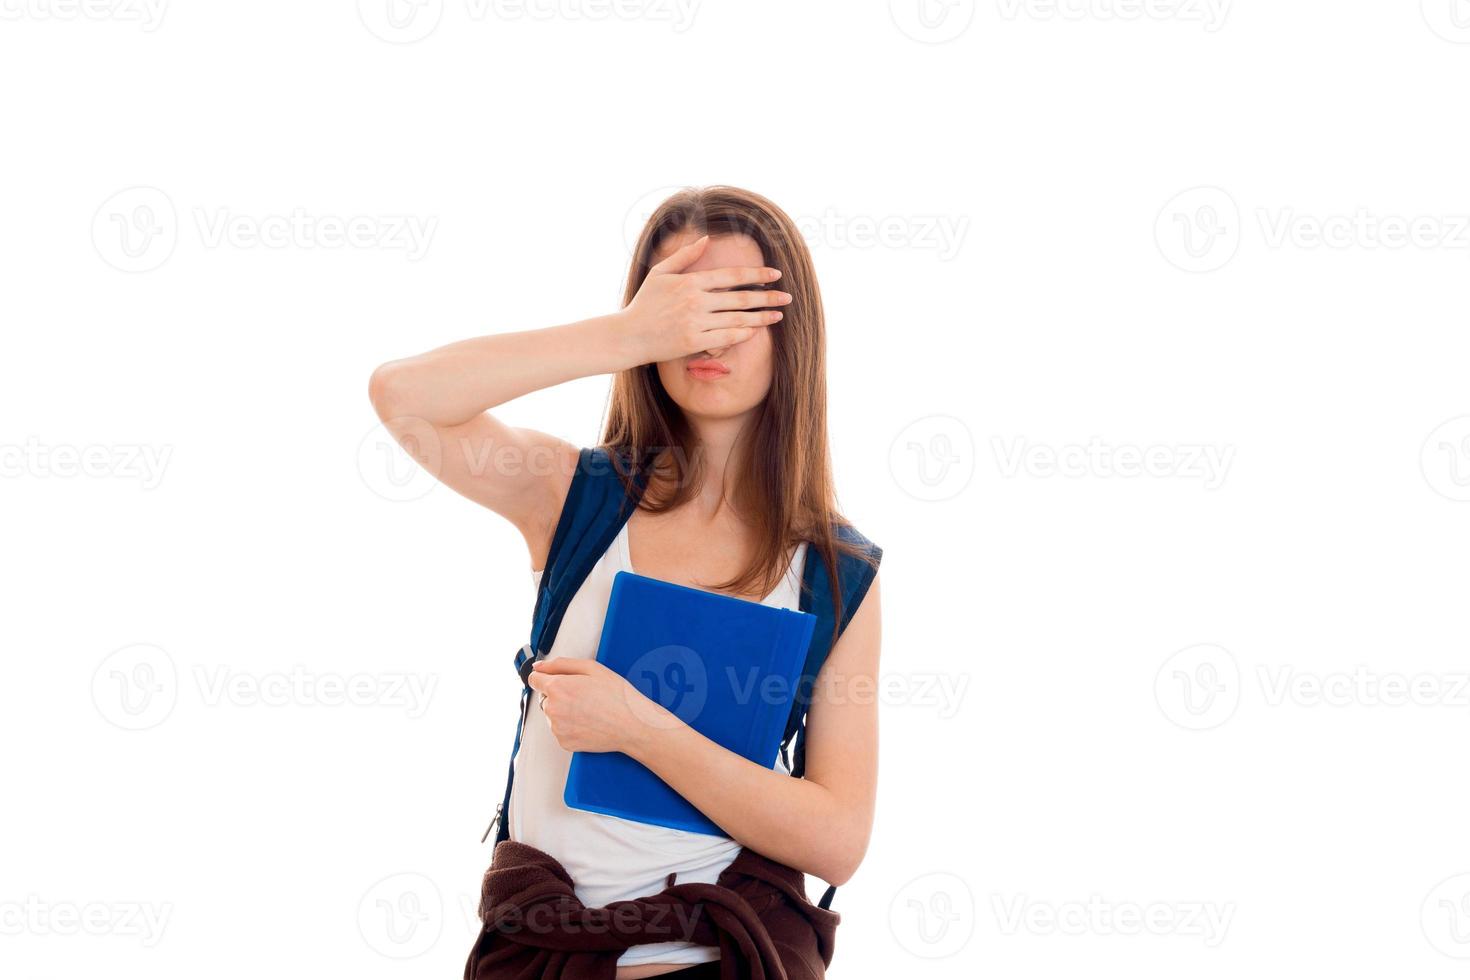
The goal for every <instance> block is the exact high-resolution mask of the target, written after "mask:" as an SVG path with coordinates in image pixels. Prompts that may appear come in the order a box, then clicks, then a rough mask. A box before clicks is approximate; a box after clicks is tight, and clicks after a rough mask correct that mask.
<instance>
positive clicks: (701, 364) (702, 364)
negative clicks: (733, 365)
mask: <svg viewBox="0 0 1470 980" xmlns="http://www.w3.org/2000/svg"><path fill="white" fill-rule="evenodd" d="M689 373H690V374H691V375H693V376H694V377H695V378H697V379H698V380H700V381H714V380H716V379H718V378H723V377H724V376H725V375H727V374H729V373H730V369H729V368H728V367H726V366H725V365H723V364H721V363H720V362H719V361H715V360H709V359H706V360H703V361H691V362H690V364H689Z"/></svg>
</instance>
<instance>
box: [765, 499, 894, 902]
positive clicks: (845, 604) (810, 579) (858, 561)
mask: <svg viewBox="0 0 1470 980" xmlns="http://www.w3.org/2000/svg"><path fill="white" fill-rule="evenodd" d="M832 530H833V533H834V534H835V535H836V536H837V538H838V540H840V541H846V542H849V543H850V544H852V545H855V546H856V547H857V550H858V552H859V553H858V554H850V553H848V552H846V551H839V552H838V553H837V579H838V581H837V583H836V584H835V585H834V583H833V582H832V577H831V576H830V575H828V574H827V565H826V563H825V562H824V561H822V556H821V555H819V554H814V553H813V549H812V548H811V546H810V545H808V546H807V550H806V561H805V567H804V568H803V569H802V575H801V611H802V612H807V613H811V614H812V615H814V616H816V617H817V624H816V626H815V627H814V628H813V629H812V642H811V646H809V647H808V648H807V654H806V663H805V664H804V665H803V666H802V669H801V680H800V681H799V682H798V684H797V688H796V699H795V701H794V702H793V703H792V705H791V716H790V717H789V718H788V719H787V720H786V732H785V734H784V735H783V736H782V738H781V760H782V761H783V762H786V768H787V769H788V770H789V771H790V772H791V775H793V776H796V777H801V776H803V775H804V774H805V773H806V712H807V708H808V707H809V706H810V705H811V700H812V692H813V690H814V689H815V688H816V685H817V676H818V675H819V674H821V672H822V665H823V664H825V663H826V662H827V655H828V654H830V653H831V652H832V647H833V645H834V644H835V642H836V640H835V639H834V636H833V634H834V632H835V634H836V636H837V638H841V635H842V633H843V632H844V631H845V630H846V629H847V624H848V623H850V622H852V617H853V614H854V613H856V612H857V610H858V607H859V606H860V605H862V603H863V597H864V596H865V595H867V594H868V587H869V586H871V585H872V584H873V579H874V578H875V577H877V575H878V563H879V562H880V561H882V560H883V549H882V548H880V547H878V546H877V545H876V544H874V543H873V542H871V541H869V540H868V539H867V538H865V537H863V536H862V535H861V534H859V533H858V530H857V528H855V527H853V526H852V525H851V524H838V525H834V526H833V529H832ZM834 592H835V593H837V594H839V595H841V597H842V621H841V623H840V624H838V626H837V629H836V630H835V631H834V630H833V628H832V627H833V623H834V622H836V612H835V610H834V609H833V603H832V596H833V594H834ZM793 742H795V751H794V752H793V753H792V755H791V757H790V761H788V757H787V747H788V746H789V745H791V744H792V743H793ZM836 896H837V886H836V885H828V886H827V890H826V891H824V892H823V893H822V897H821V899H820V900H819V901H818V902H817V907H818V908H822V909H830V908H831V907H832V900H833V899H834V898H835V897H836Z"/></svg>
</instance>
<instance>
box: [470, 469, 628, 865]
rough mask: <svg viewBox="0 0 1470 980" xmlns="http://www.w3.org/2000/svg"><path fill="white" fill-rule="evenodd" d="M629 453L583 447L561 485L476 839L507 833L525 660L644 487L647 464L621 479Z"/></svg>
mask: <svg viewBox="0 0 1470 980" xmlns="http://www.w3.org/2000/svg"><path fill="white" fill-rule="evenodd" d="M628 463H629V457H628V456H627V454H625V453H615V452H611V451H609V450H607V449H605V448H602V447H600V446H599V447H594V448H591V449H583V450H582V452H581V454H580V455H579V456H578V457H577V470H576V472H575V473H573V474H572V484H571V486H570V487H569V488H568V489H567V499H566V501H565V502H564V503H563V504H562V508H561V515H560V516H559V517H558V518H557V521H556V531H555V532H554V533H553V534H552V536H551V548H550V549H549V550H548V551H547V554H546V567H545V569H544V570H543V571H542V572H541V583H540V586H539V587H538V588H537V589H536V609H535V612H534V613H533V614H532V616H531V642H530V643H528V644H526V645H525V646H523V647H521V648H520V649H519V650H518V651H516V656H515V667H516V673H517V674H519V675H520V678H521V712H520V719H519V721H518V722H517V724H516V737H515V742H514V743H513V744H512V745H511V750H510V758H511V762H510V765H509V767H508V771H507V773H506V777H505V795H504V796H503V797H501V801H500V805H499V806H498V807H496V808H495V816H494V817H493V818H492V819H491V821H490V826H489V827H488V828H487V829H486V831H485V837H484V838H482V841H483V840H485V839H488V838H489V837H490V835H491V834H492V833H494V834H495V842H496V843H497V844H498V843H500V842H501V841H503V840H505V839H506V837H507V836H509V833H510V821H509V820H508V819H506V811H507V810H509V809H510V791H511V786H512V784H513V783H514V782H515V757H516V753H517V752H518V751H519V750H520V747H521V734H522V732H524V730H525V725H526V713H527V711H528V710H529V708H530V705H531V697H530V695H531V688H530V675H531V665H532V664H534V663H535V662H536V661H537V660H540V659H542V658H543V657H545V656H546V655H547V654H549V653H550V652H551V647H552V644H554V643H555V642H556V634H557V631H558V630H560V629H561V621H562V617H563V616H565V615H566V611H567V607H568V606H570V605H571V604H572V599H573V598H574V597H575V596H576V594H577V590H578V589H580V588H581V587H582V583H583V582H585V581H586V580H587V576H588V575H590V574H591V573H592V568H593V566H595V565H596V564H597V562H598V560H599V559H600V558H601V557H602V556H603V554H604V553H605V552H606V551H607V549H608V547H609V546H610V545H611V544H612V543H613V539H615V538H616V537H617V536H618V532H619V531H621V530H622V529H623V525H624V524H626V523H628V518H629V517H631V516H633V511H634V510H635V509H636V508H637V506H638V501H639V500H640V499H641V498H642V496H643V491H644V490H645V489H646V488H647V485H648V477H647V467H646V466H640V467H638V470H637V473H636V475H635V476H634V478H633V480H632V489H631V491H630V490H629V488H628V487H627V486H626V485H625V484H624V483H623V478H622V476H620V475H619V474H620V472H624V473H625V472H627V469H628Z"/></svg>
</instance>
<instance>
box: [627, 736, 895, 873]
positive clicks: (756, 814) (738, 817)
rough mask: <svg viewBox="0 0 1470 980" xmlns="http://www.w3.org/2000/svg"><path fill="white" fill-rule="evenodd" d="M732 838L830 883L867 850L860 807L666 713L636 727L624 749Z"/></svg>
mask: <svg viewBox="0 0 1470 980" xmlns="http://www.w3.org/2000/svg"><path fill="white" fill-rule="evenodd" d="M625 751H626V752H627V753H628V754H629V755H631V756H632V757H633V758H635V759H637V760H638V761H639V762H641V763H642V764H643V765H645V766H647V767H648V768H649V769H651V770H652V771H653V772H654V773H655V774H657V775H658V777H659V778H660V779H662V780H663V781H664V782H666V783H668V784H669V785H670V786H672V787H673V788H674V790H675V791H677V792H678V793H679V795H680V796H682V797H684V798H685V799H686V800H688V801H689V802H690V803H692V804H693V805H694V806H695V807H697V808H698V809H699V811H700V812H701V813H704V814H705V815H707V816H708V817H709V818H710V819H711V820H713V821H714V822H715V823H717V824H719V825H720V827H721V828H722V829H723V830H724V831H725V832H726V833H727V834H729V835H730V836H731V837H733V838H734V839H735V840H737V841H739V842H740V843H741V844H743V845H745V846H746V847H749V848H751V849H752V850H754V851H757V852H759V853H760V854H763V855H765V856H766V857H769V858H771V859H773V860H776V861H780V862H782V863H783V864H788V865H790V866H791V867H793V868H796V869H797V870H799V871H805V872H807V873H809V874H814V875H816V876H817V877H819V878H822V879H823V880H825V881H827V882H830V883H831V884H834V885H840V884H843V883H844V882H846V881H847V880H848V879H849V878H850V877H851V876H852V874H853V872H854V871H856V870H857V866H858V864H859V863H861V861H862V858H863V854H864V853H865V852H866V851H867V845H868V835H869V829H870V828H869V825H868V823H867V821H866V820H863V819H861V807H859V806H856V805H853V804H852V803H851V802H850V801H845V800H842V799H840V798H839V797H837V796H836V794H834V793H833V792H832V791H830V790H828V789H827V788H825V787H823V786H820V785H818V784H817V783H814V782H811V781H810V780H807V779H792V778H791V777H790V776H789V775H787V774H785V773H783V772H779V771H777V770H775V769H767V768H764V767H762V766H759V765H756V764H755V763H753V762H751V761H750V760H749V759H746V758H744V757H742V756H739V755H736V754H735V753H734V752H731V751H730V750H728V749H726V748H725V747H724V746H722V745H719V744H718V743H716V742H712V741H710V740H709V739H708V738H706V737H705V736H703V735H701V734H700V733H699V732H697V731H695V730H694V729H693V728H691V727H689V726H688V725H685V724H683V723H681V722H678V721H677V719H674V718H673V716H672V715H669V716H668V723H667V724H658V725H652V726H638V734H637V735H636V736H632V737H630V740H629V743H628V746H627V748H626V750H625Z"/></svg>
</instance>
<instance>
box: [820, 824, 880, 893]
mask: <svg viewBox="0 0 1470 980" xmlns="http://www.w3.org/2000/svg"><path fill="white" fill-rule="evenodd" d="M833 843H834V844H835V846H834V847H833V848H832V849H831V851H830V852H829V853H828V854H826V855H825V856H824V859H823V861H822V865H823V867H822V868H820V869H814V870H813V873H814V874H816V876H817V877H819V878H821V879H822V880H823V881H825V882H826V883H827V884H829V885H836V886H837V887H839V888H840V887H841V886H843V885H845V884H847V883H848V882H849V881H851V880H852V876H853V875H855V874H857V869H858V866H859V865H861V864H862V863H863V858H864V857H865V856H867V853H868V835H867V834H862V835H853V836H851V837H848V838H846V839H842V840H836V841H834V842H833Z"/></svg>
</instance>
